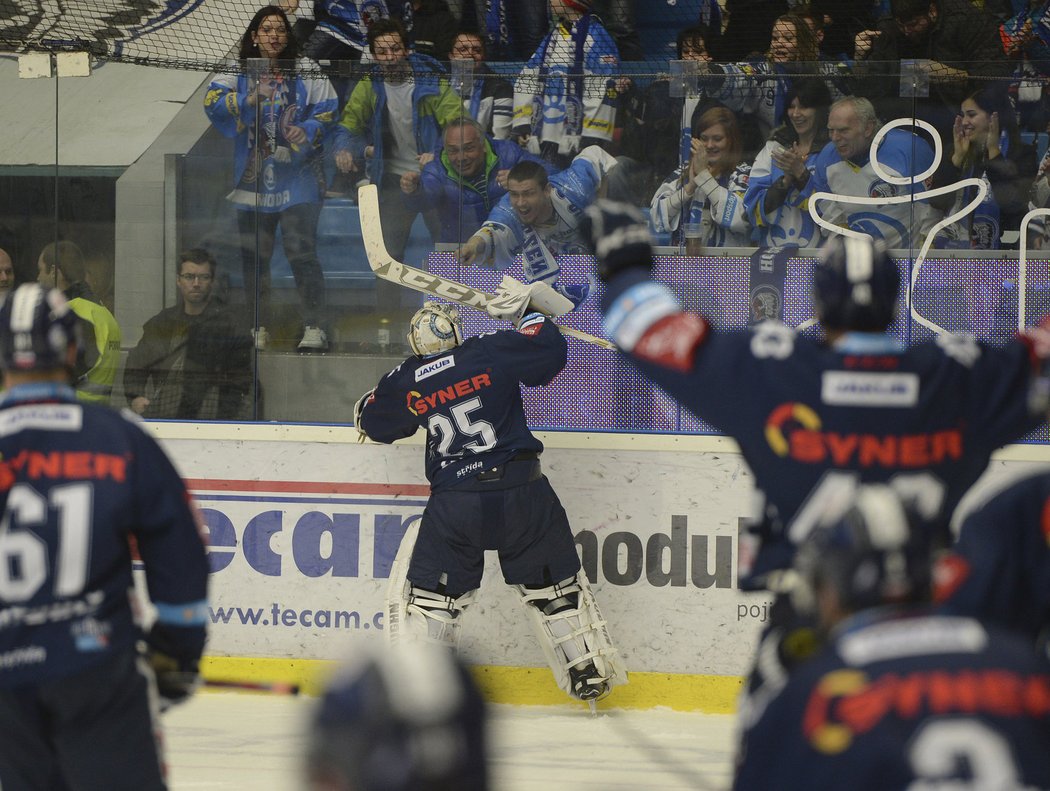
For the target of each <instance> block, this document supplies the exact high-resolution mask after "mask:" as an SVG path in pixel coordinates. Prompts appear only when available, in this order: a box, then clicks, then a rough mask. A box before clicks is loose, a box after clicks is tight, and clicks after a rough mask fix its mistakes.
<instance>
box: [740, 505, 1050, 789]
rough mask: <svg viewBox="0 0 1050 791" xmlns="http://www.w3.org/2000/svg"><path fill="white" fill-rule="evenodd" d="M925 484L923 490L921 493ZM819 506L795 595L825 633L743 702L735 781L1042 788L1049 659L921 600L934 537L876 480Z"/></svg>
mask: <svg viewBox="0 0 1050 791" xmlns="http://www.w3.org/2000/svg"><path fill="white" fill-rule="evenodd" d="M919 494H920V495H921V492H920V493H919ZM845 504H846V510H845V513H843V512H842V511H841V510H840V509H838V508H830V509H828V510H825V511H822V512H821V514H820V516H819V518H818V519H817V520H816V524H815V527H814V530H813V531H812V533H811V534H810V536H809V537H808V538H807V539H806V541H805V542H804V543H803V545H802V547H801V548H800V550H799V552H798V554H797V555H796V559H795V571H796V573H797V574H798V576H799V579H800V584H799V585H798V586H797V587H796V591H795V598H796V607H797V608H798V609H800V610H803V611H810V612H812V613H813V614H814V616H815V618H816V621H817V623H818V624H819V627H820V629H821V630H823V631H824V632H825V633H826V634H827V636H828V642H827V645H826V646H825V647H824V648H823V650H822V651H821V652H820V653H819V654H818V655H817V656H816V657H814V658H813V659H812V660H811V661H809V662H807V663H806V664H805V665H803V666H801V667H799V668H798V669H797V670H796V671H795V672H794V673H793V674H792V675H791V676H790V677H789V678H788V680H787V683H786V685H785V686H784V687H783V688H781V689H779V690H776V691H774V693H773V694H771V695H770V696H769V697H768V698H762V699H752V700H751V701H749V705H748V706H747V707H745V708H744V709H743V710H742V711H741V714H740V716H741V728H742V738H741V745H740V752H739V754H738V758H737V770H736V778H735V782H734V786H733V787H734V788H735V789H737V791H752V790H754V791H767V790H768V789H771V788H776V789H782V790H783V791H791V790H792V789H800V790H801V789H806V791H814V789H817V790H819V789H844V788H849V789H851V791H867V790H868V789H870V791H886V789H905V788H908V789H918V788H1012V789H1021V788H1050V752H1048V751H1047V749H1046V747H1047V745H1048V744H1050V662H1048V661H1047V657H1046V656H1045V654H1044V655H1039V654H1037V652H1036V651H1035V649H1034V647H1033V646H1032V644H1031V643H1030V642H1029V641H1028V640H1026V639H1025V638H1024V637H1023V636H1021V635H1018V634H1014V633H1011V632H1009V631H1007V630H1006V629H1004V628H1002V627H1001V626H998V625H989V624H984V623H981V622H980V621H978V620H976V619H973V618H969V617H963V616H949V615H944V614H940V613H937V612H936V611H935V610H934V609H933V608H932V606H931V605H930V604H929V599H930V585H931V576H932V565H931V552H930V544H929V542H928V539H927V534H926V531H925V530H924V529H922V528H920V527H919V526H918V522H919V521H921V519H920V518H919V514H918V512H914V511H912V510H911V508H910V507H905V505H904V504H903V503H902V500H901V498H899V497H898V496H897V495H896V493H894V491H893V489H891V488H890V487H888V486H885V485H873V486H862V487H859V488H858V489H857V490H856V491H855V492H854V493H852V494H851V495H849V496H848V497H847V499H846V500H845Z"/></svg>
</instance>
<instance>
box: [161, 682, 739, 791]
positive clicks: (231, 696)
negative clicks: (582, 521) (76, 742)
mask: <svg viewBox="0 0 1050 791" xmlns="http://www.w3.org/2000/svg"><path fill="white" fill-rule="evenodd" d="M315 703H316V701H315V699H313V698H309V697H300V698H294V697H286V696H285V697H282V696H272V695H258V694H242V693H231V692H222V693H217V692H206V693H202V694H199V695H197V696H196V697H195V698H194V699H193V700H191V701H190V702H189V703H187V704H185V705H183V706H180V707H178V708H176V709H173V710H172V711H170V712H168V713H167V714H166V715H165V717H164V727H165V732H166V738H167V751H168V756H167V757H168V765H169V769H170V788H171V789H172V791H197V789H201V790H202V791H205V790H207V791H212V790H218V789H230V790H231V791H232V789H238V790H240V789H251V791H278V790H280V791H291V790H292V789H301V788H303V784H302V781H301V773H300V770H301V761H302V754H303V745H304V742H305V740H304V736H303V734H304V730H305V722H306V718H307V716H308V715H309V712H310V710H311V707H312V706H313V705H314V704H315ZM733 722H734V718H733V717H732V716H730V715H718V714H693V713H684V712H676V711H670V710H667V709H652V710H646V711H635V710H623V709H618V710H610V711H608V712H599V714H598V715H597V716H596V717H592V716H591V715H590V713H589V712H588V711H587V709H586V708H583V707H574V706H570V705H566V706H557V707H543V706H510V705H495V706H492V707H491V708H490V734H491V745H490V746H491V762H490V763H491V767H492V788H493V789H494V791H589V790H590V789H593V790H594V791H598V790H599V789H601V791H618V790H620V789H622V790H623V791H627V790H628V789H630V791H639V790H640V789H645V790H646V791H648V790H649V789H653V790H660V791H678V790H679V789H682V790H684V789H692V790H693V791H697V790H699V791H704V790H705V789H724V788H727V787H728V786H729V783H730V777H731V775H730V767H731V764H732V744H733V727H734V725H733Z"/></svg>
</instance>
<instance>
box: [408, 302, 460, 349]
mask: <svg viewBox="0 0 1050 791" xmlns="http://www.w3.org/2000/svg"><path fill="white" fill-rule="evenodd" d="M461 343H463V324H462V322H461V321H460V320H459V311H458V310H456V309H455V308H454V307H452V305H447V304H445V303H443V302H431V301H427V302H424V303H423V307H421V308H420V309H419V310H417V311H416V314H415V315H414V316H413V317H412V321H411V322H410V323H409V325H408V345H409V346H411V347H412V351H413V352H415V353H416V354H418V355H419V356H420V357H424V356H426V355H428V354H439V353H441V352H447V351H448V350H449V349H455V348H456V347H457V346H459V345H460V344H461Z"/></svg>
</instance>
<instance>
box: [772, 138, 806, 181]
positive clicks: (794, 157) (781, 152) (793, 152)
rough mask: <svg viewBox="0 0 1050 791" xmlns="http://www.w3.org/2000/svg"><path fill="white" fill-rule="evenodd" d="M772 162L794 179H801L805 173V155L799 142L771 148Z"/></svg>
mask: <svg viewBox="0 0 1050 791" xmlns="http://www.w3.org/2000/svg"><path fill="white" fill-rule="evenodd" d="M773 163H774V164H775V165H776V166H777V167H778V168H780V169H781V170H782V171H784V173H786V174H787V175H788V176H790V177H791V178H792V179H793V180H794V181H801V180H802V179H803V178H804V177H805V175H806V155H805V154H804V153H803V151H802V147H801V145H800V144H799V143H797V142H796V143H794V144H793V145H791V146H782V147H780V148H774V149H773Z"/></svg>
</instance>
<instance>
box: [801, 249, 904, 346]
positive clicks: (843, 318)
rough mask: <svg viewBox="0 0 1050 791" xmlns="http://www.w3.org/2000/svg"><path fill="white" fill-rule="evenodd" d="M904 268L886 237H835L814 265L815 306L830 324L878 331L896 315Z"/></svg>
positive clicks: (826, 326) (831, 325) (830, 327)
mask: <svg viewBox="0 0 1050 791" xmlns="http://www.w3.org/2000/svg"><path fill="white" fill-rule="evenodd" d="M899 293H900V272H898V271H897V264H896V263H895V262H894V261H893V259H892V258H890V257H889V254H888V253H887V251H886V246H885V244H884V243H883V242H882V241H872V240H871V239H869V238H863V239H859V238H856V237H851V236H841V235H836V236H832V237H831V238H830V239H829V240H828V241H827V243H826V244H825V245H824V246H823V247H822V248H821V250H820V257H819V260H818V261H817V264H816V265H815V266H814V268H813V306H814V309H815V310H816V313H817V318H819V319H820V322H821V324H823V325H824V327H825V329H835V330H858V331H862V332H878V331H882V330H885V329H886V328H887V327H888V326H890V324H891V323H892V322H893V318H894V316H896V314H897V295H898V294H899Z"/></svg>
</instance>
